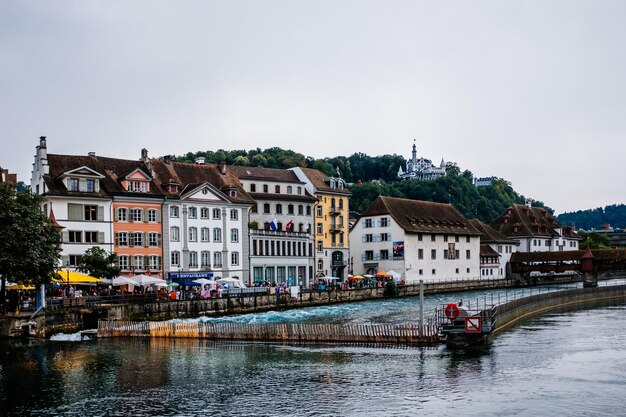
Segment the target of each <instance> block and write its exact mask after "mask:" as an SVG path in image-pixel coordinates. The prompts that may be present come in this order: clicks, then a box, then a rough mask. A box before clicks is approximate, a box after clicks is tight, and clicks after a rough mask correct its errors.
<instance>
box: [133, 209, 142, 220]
mask: <svg viewBox="0 0 626 417" xmlns="http://www.w3.org/2000/svg"><path fill="white" fill-rule="evenodd" d="M130 221H132V222H142V221H143V210H142V209H139V208H134V209H130Z"/></svg>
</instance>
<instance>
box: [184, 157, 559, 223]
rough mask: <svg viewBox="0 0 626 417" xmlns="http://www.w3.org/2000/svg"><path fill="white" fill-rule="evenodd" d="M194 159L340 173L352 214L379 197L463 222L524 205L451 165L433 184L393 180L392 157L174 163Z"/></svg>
mask: <svg viewBox="0 0 626 417" xmlns="http://www.w3.org/2000/svg"><path fill="white" fill-rule="evenodd" d="M198 157H204V158H205V160H206V161H207V162H211V163H217V162H219V161H225V162H226V163H227V164H229V165H243V166H263V167H268V168H281V169H285V168H291V167H294V166H302V167H309V168H316V169H319V170H320V171H323V172H325V173H327V174H328V175H336V170H337V169H339V171H340V172H341V176H342V177H343V178H344V179H345V180H346V181H347V182H348V183H350V189H351V191H352V199H351V200H350V209H351V210H354V211H356V212H362V211H363V210H365V209H366V208H367V207H368V206H369V205H370V204H371V203H372V201H374V199H375V198H376V197H377V196H378V195H386V196H392V197H403V198H412V199H416V200H425V201H435V202H440V203H451V204H452V205H454V206H455V207H456V208H457V209H458V210H459V211H461V213H463V215H465V216H466V217H468V218H477V219H480V220H482V221H484V222H486V223H491V221H492V220H494V219H495V218H496V217H497V216H498V215H499V214H500V213H502V211H504V209H505V208H506V207H508V206H509V205H511V204H514V203H515V204H523V203H524V201H525V197H524V196H523V195H520V194H518V193H517V192H516V191H515V190H514V189H513V188H512V187H511V184H510V183H509V182H507V181H505V180H504V179H498V180H496V181H494V183H493V185H492V186H489V187H478V188H477V187H474V185H473V184H472V180H473V174H472V173H471V172H470V171H468V170H465V171H463V172H461V170H460V168H459V167H458V166H457V165H456V164H455V163H448V164H447V175H446V176H445V177H442V178H438V179H436V180H434V181H429V182H419V181H406V180H404V181H400V180H398V179H397V172H398V168H399V167H403V168H404V167H405V166H406V159H404V157H402V156H400V155H395V154H394V155H382V156H374V157H373V156H368V155H365V154H363V153H355V154H352V155H351V156H349V157H345V156H337V157H333V158H323V159H314V158H311V157H306V156H304V155H302V154H299V153H297V152H294V151H291V150H284V149H281V148H269V149H266V150H261V149H259V148H257V149H254V150H250V151H244V150H235V151H226V150H223V149H220V150H218V151H205V152H195V153H193V152H188V153H186V154H185V155H181V156H174V159H176V160H177V161H181V162H193V161H194V160H195V159H196V158H198ZM533 206H535V207H544V208H546V210H548V211H549V212H550V213H552V212H553V210H552V209H550V208H549V207H546V206H545V205H544V204H543V203H542V202H540V201H535V202H533Z"/></svg>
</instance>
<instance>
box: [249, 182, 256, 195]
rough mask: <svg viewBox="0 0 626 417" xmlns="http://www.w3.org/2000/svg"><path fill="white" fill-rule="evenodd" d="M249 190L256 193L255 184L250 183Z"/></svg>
mask: <svg viewBox="0 0 626 417" xmlns="http://www.w3.org/2000/svg"><path fill="white" fill-rule="evenodd" d="M250 192H251V193H256V184H250Z"/></svg>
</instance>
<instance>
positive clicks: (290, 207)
mask: <svg viewBox="0 0 626 417" xmlns="http://www.w3.org/2000/svg"><path fill="white" fill-rule="evenodd" d="M287 214H294V211H293V204H289V205H287Z"/></svg>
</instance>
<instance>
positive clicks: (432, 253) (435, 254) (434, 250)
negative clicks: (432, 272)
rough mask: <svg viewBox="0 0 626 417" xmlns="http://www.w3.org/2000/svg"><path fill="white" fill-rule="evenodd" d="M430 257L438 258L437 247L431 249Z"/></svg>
mask: <svg viewBox="0 0 626 417" xmlns="http://www.w3.org/2000/svg"><path fill="white" fill-rule="evenodd" d="M430 259H437V249H431V250H430Z"/></svg>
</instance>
